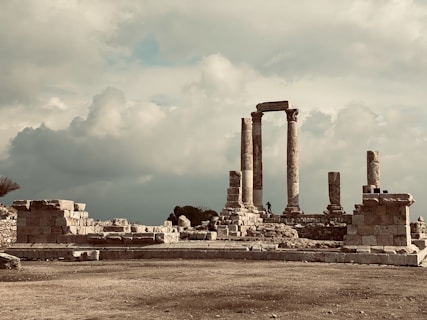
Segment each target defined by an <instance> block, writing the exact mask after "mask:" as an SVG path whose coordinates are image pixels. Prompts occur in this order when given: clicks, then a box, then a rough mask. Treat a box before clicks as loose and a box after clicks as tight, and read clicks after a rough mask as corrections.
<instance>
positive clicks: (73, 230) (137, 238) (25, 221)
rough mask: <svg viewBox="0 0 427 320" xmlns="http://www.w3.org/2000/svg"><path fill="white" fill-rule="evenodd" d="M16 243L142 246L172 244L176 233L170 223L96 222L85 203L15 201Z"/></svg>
mask: <svg viewBox="0 0 427 320" xmlns="http://www.w3.org/2000/svg"><path fill="white" fill-rule="evenodd" d="M12 207H13V208H15V209H16V210H17V212H18V218H17V236H16V240H17V241H16V242H17V243H78V244H83V243H86V244H113V245H132V244H134V245H141V244H154V243H173V242H177V241H178V239H179V233H178V231H177V230H176V228H174V227H172V223H171V222H170V221H166V222H165V224H164V225H163V226H154V227H151V226H143V225H135V224H129V222H128V221H127V219H122V218H116V219H113V220H111V221H95V220H94V219H91V218H89V214H88V212H87V211H85V207H86V205H85V204H84V203H76V202H74V201H71V200H16V201H14V202H13V204H12Z"/></svg>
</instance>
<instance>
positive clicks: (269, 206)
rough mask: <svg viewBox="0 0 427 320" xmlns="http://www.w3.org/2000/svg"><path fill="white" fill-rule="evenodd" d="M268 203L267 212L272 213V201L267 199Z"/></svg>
mask: <svg viewBox="0 0 427 320" xmlns="http://www.w3.org/2000/svg"><path fill="white" fill-rule="evenodd" d="M266 205H267V212H268V213H271V203H270V201H267V203H266Z"/></svg>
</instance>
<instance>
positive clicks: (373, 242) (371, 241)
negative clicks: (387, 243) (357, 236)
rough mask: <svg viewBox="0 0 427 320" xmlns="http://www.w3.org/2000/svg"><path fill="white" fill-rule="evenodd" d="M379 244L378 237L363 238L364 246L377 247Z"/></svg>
mask: <svg viewBox="0 0 427 320" xmlns="http://www.w3.org/2000/svg"><path fill="white" fill-rule="evenodd" d="M377 244H378V243H377V237H375V236H362V245H365V246H376V245H377Z"/></svg>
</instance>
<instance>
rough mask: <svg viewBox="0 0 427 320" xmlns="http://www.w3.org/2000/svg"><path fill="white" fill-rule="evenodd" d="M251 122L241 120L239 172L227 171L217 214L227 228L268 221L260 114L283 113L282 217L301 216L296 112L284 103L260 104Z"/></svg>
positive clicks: (253, 113)
mask: <svg viewBox="0 0 427 320" xmlns="http://www.w3.org/2000/svg"><path fill="white" fill-rule="evenodd" d="M256 109H257V110H256V111H255V112H252V113H251V116H252V118H242V131H241V154H240V159H241V162H240V171H230V185H229V188H228V190H227V203H226V204H225V207H224V209H223V210H222V212H221V216H222V217H223V220H225V221H226V222H229V223H230V224H237V225H254V224H255V225H256V224H257V223H261V222H262V221H263V220H262V219H263V218H265V217H268V216H269V215H268V214H267V212H266V210H265V208H264V206H263V194H262V193H263V172H262V125H261V119H262V116H263V114H264V112H275V111H285V113H286V118H287V123H288V130H287V133H288V135H287V199H288V203H287V206H286V207H285V209H284V210H283V215H288V216H294V215H299V214H302V213H303V212H302V210H301V209H300V206H299V164H298V130H297V116H298V109H294V108H290V107H289V103H288V101H275V102H264V103H260V104H258V105H257V106H256Z"/></svg>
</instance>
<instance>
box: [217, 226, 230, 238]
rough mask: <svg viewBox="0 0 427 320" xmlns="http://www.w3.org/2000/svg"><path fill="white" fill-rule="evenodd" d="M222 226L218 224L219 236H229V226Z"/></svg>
mask: <svg viewBox="0 0 427 320" xmlns="http://www.w3.org/2000/svg"><path fill="white" fill-rule="evenodd" d="M219 227H220V226H218V230H217V233H218V234H217V236H218V237H220V238H222V237H228V235H229V233H228V228H227V227H226V226H225V227H226V228H219Z"/></svg>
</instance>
